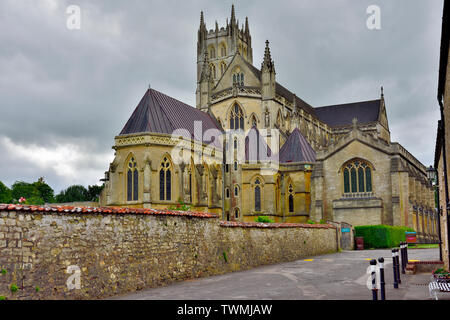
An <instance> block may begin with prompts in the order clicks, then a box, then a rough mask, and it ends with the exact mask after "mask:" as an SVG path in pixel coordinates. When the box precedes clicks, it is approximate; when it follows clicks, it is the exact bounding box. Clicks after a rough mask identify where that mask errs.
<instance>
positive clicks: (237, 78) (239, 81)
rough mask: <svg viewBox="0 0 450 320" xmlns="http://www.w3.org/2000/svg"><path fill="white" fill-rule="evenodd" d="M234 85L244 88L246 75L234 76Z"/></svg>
mask: <svg viewBox="0 0 450 320" xmlns="http://www.w3.org/2000/svg"><path fill="white" fill-rule="evenodd" d="M233 85H236V86H241V87H243V86H244V74H243V73H242V72H241V73H234V74H233Z"/></svg>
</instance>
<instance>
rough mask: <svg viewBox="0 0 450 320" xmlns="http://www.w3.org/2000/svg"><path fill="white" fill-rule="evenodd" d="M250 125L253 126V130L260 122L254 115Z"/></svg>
mask: <svg viewBox="0 0 450 320" xmlns="http://www.w3.org/2000/svg"><path fill="white" fill-rule="evenodd" d="M250 123H251V124H252V128H253V127H256V126H257V124H258V121H257V120H256V116H255V115H252V119H251V121H250Z"/></svg>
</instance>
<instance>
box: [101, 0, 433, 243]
mask: <svg viewBox="0 0 450 320" xmlns="http://www.w3.org/2000/svg"><path fill="white" fill-rule="evenodd" d="M197 49H198V50H197V67H198V68H197V90H196V97H197V100H196V101H197V103H196V110H195V111H199V110H200V111H201V112H200V113H202V114H207V115H208V116H211V117H213V118H214V120H215V122H216V123H217V124H218V127H220V129H221V134H222V136H221V138H220V139H221V142H222V145H221V146H220V147H217V146H211V145H209V144H207V143H204V141H202V140H201V139H200V140H199V139H198V137H197V138H196V137H195V136H196V134H195V133H194V134H193V135H192V137H193V139H192V141H189V139H186V137H184V139H174V138H173V137H171V135H170V134H167V132H166V133H165V134H163V133H161V132H159V131H158V128H157V127H158V125H159V124H161V126H162V127H163V126H165V125H166V123H164V121H162V120H161V121H160V120H159V119H160V118H161V119H162V118H163V116H161V117H159V116H158V117H156V116H155V117H153V118H152V119H151V121H149V122H150V123H151V124H152V125H151V126H153V127H155V128H156V129H155V128H151V129H148V131H151V132H142V133H139V132H138V133H133V134H123V135H122V134H121V135H119V136H117V137H116V138H115V145H114V147H113V148H114V150H115V151H116V154H115V159H114V161H113V163H112V164H111V165H110V168H109V171H108V172H107V173H106V177H105V190H104V192H103V194H102V196H101V201H100V202H101V205H103V206H126V207H141V208H142V207H143V208H157V209H164V208H170V207H173V206H175V205H177V203H178V202H179V201H182V202H183V203H185V204H186V205H188V206H190V208H191V210H196V211H207V212H213V213H217V214H219V215H220V216H221V218H222V219H223V220H228V221H230V220H232V221H243V222H253V221H254V220H255V218H256V217H258V216H269V217H270V218H271V219H273V220H275V221H276V222H293V223H304V222H307V221H308V220H310V219H311V220H314V221H316V222H319V221H320V220H321V219H331V220H333V221H340V222H347V223H350V224H354V225H365V224H381V223H383V224H389V225H399V226H400V225H402V226H409V227H412V228H414V229H416V230H417V231H418V232H419V233H420V234H419V238H420V240H421V241H424V242H434V241H436V239H437V228H436V221H437V220H436V215H435V213H434V210H433V208H434V203H433V190H432V188H431V185H430V184H429V182H427V181H428V180H427V177H426V170H425V166H424V165H423V164H421V163H420V162H419V161H418V160H417V159H416V158H415V157H414V156H412V155H411V154H410V153H409V152H408V151H407V150H405V149H404V148H403V147H402V146H401V145H400V144H398V143H395V142H392V141H391V140H390V130H389V121H388V118H387V112H386V108H387V106H386V102H385V99H384V93H383V90H382V92H381V97H380V98H379V99H376V100H370V101H363V102H356V103H350V104H345V105H335V106H327V107H318V108H315V107H312V106H311V105H309V104H308V103H306V102H305V101H303V100H302V99H300V98H299V97H297V96H296V94H295V93H293V92H291V91H289V90H288V89H286V88H285V87H283V86H282V85H280V84H279V83H278V82H277V81H276V77H277V75H276V71H275V63H274V60H273V59H272V56H271V52H270V47H269V42H268V41H266V47H265V52H264V58H263V61H262V63H261V68H257V67H255V66H254V65H253V50H252V38H251V35H250V28H249V24H248V19H246V23H245V27H244V28H239V25H238V24H237V19H236V15H235V11H234V6H233V9H232V17H231V20H230V21H229V22H227V24H226V26H225V27H223V28H219V26H218V25H217V24H216V28H215V30H210V31H207V29H206V23H205V17H204V14H203V12H202V13H201V18H200V27H199V30H198V40H197ZM377 94H378V93H377ZM147 95H148V94H147ZM158 96H160V95H158ZM169 98H170V97H166V98H165V99H164V100H169ZM170 99H172V98H170ZM143 100H145V99H143ZM154 106H155V105H151V107H152V108H150V107H149V108H148V109H146V110H144V111H143V110H139V112H135V113H133V115H132V117H131V118H130V120H129V122H128V123H127V125H128V124H129V123H130V122H131V123H133V122H134V121H135V120H136V121H139V119H136V117H133V116H134V115H135V114H136V113H138V114H139V113H140V112H141V113H142V114H144V113H146V114H150V113H152V112H154V113H155V114H156V111H155V110H154V108H153V107H154ZM169 109H170V108H169ZM189 109H192V108H189ZM136 110H137V109H136ZM150 110H153V111H150ZM170 111H172V112H174V113H176V115H178V113H177V112H180V111H179V109H176V108H172V109H170ZM184 111H186V110H184ZM186 113H188V112H186ZM186 113H183V114H186ZM186 118H189V117H188V116H186ZM191 119H192V118H191ZM353 120H355V123H353ZM160 122H161V123H160ZM186 122H188V121H187V120H186ZM171 125H173V124H171ZM190 125H191V124H189V126H190ZM185 126H187V125H185ZM142 127H145V128H148V127H150V125H149V126H144V125H142ZM152 130H153V131H152ZM252 130H258V132H260V133H261V137H262V138H261V139H262V140H263V141H264V144H265V145H266V146H268V147H269V148H270V150H271V152H272V155H273V157H271V158H270V159H269V160H270V161H266V160H264V159H257V160H256V161H249V159H246V158H245V155H246V154H247V149H248V145H252V144H254V141H251V142H250V143H249V144H248V145H247V142H246V139H247V138H248V137H249V136H250V132H251V131H252ZM154 131H156V132H154ZM295 132H300V135H301V137H302V139H303V140H301V141H304V143H303V144H302V145H301V146H299V145H300V144H301V143H300V142H299V143H297V145H295V146H292V148H291V150H290V151H291V152H290V154H297V155H300V156H299V157H297V158H296V159H295V161H291V160H285V161H280V159H279V157H278V158H277V156H279V155H280V153H281V150H282V148H283V147H284V146H286V145H288V146H290V144H289V143H287V142H290V141H293V140H294V139H291V137H293V136H295V135H294V133H295ZM180 141H182V142H183V143H182V146H183V147H182V148H181V149H182V150H180V148H178V147H177V145H178V144H179V143H180ZM305 145H307V147H309V148H310V149H311V150H312V153H314V156H312V157H304V154H303V153H305ZM177 148H178V149H177ZM306 149H308V148H306ZM174 151H175V152H174ZM178 151H182V153H183V154H184V155H185V156H186V155H187V156H186V159H187V160H185V161H184V162H183V163H182V164H181V165H180V164H179V163H177V162H176V161H175V160H174V159H173V157H174V155H176V154H177V152H178ZM288 153H289V152H288ZM130 159H134V160H135V161H136V167H137V171H138V174H137V176H136V179H138V180H139V186H138V196H137V197H136V199H135V200H133V201H127V192H129V190H128V189H129V187H128V186H127V174H128V166H129V163H130ZM164 159H167V161H168V163H170V168H171V176H170V181H169V182H170V187H171V194H172V197H171V199H170V200H165V201H161V200H160V198H161V196H160V195H161V194H162V192H161V187H160V181H161V179H162V178H161V176H160V169H161V163H162V162H163V160H164ZM357 159H359V160H358V161H359V162H362V163H364V164H365V165H367V166H369V167H370V168H371V170H372V171H371V176H369V177H365V178H364V177H362V178H361V181H366V180H367V182H363V183H364V184H366V183H367V185H365V186H364V188H361V186H359V187H358V186H357V184H358V183H357V182H355V186H352V189H351V190H346V189H345V186H344V179H343V171H344V169H343V166H344V165H346V164H348V163H349V162H351V161H356V160H357ZM355 179H356V178H355ZM358 179H360V178H359V177H358ZM360 185H361V184H360ZM368 188H369V189H370V191H369V192H365V189H368ZM353 189H354V190H353ZM356 189H358V190H356ZM257 192H258V195H257Z"/></svg>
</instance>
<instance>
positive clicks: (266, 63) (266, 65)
mask: <svg viewBox="0 0 450 320" xmlns="http://www.w3.org/2000/svg"><path fill="white" fill-rule="evenodd" d="M263 69H267V70H268V71H275V66H274V63H273V60H272V56H271V55H270V48H269V40H266V49H265V50H264V60H263V63H262V66H261V70H263Z"/></svg>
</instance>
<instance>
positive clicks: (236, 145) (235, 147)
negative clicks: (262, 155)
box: [234, 138, 238, 150]
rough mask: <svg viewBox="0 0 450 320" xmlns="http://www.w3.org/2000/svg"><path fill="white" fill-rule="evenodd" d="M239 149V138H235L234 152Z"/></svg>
mask: <svg viewBox="0 0 450 320" xmlns="http://www.w3.org/2000/svg"><path fill="white" fill-rule="evenodd" d="M237 147H238V141H237V138H234V150H237Z"/></svg>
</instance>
